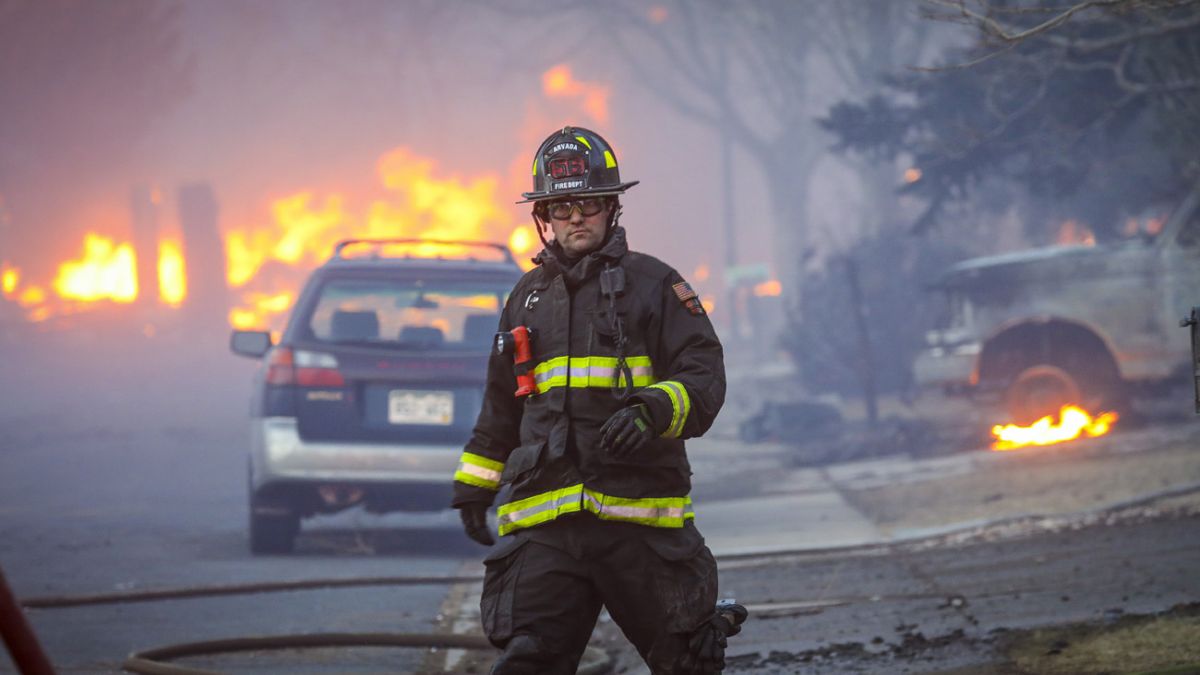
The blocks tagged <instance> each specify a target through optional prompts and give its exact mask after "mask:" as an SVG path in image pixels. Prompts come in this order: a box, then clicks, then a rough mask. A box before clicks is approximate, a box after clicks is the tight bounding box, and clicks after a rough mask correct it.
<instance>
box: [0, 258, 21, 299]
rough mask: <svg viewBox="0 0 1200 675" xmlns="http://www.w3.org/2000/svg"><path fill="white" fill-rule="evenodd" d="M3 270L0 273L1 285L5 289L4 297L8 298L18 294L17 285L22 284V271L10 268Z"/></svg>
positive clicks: (5, 267)
mask: <svg viewBox="0 0 1200 675" xmlns="http://www.w3.org/2000/svg"><path fill="white" fill-rule="evenodd" d="M3 269H4V271H3V272H2V273H0V285H2V287H3V289H4V297H6V298H7V297H11V296H12V295H14V294H15V293H16V292H17V284H19V283H21V270H19V269H17V268H15V267H8V266H4V268H3Z"/></svg>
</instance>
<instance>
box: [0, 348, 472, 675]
mask: <svg viewBox="0 0 1200 675" xmlns="http://www.w3.org/2000/svg"><path fill="white" fill-rule="evenodd" d="M51 339H53V340H57V341H58V342H57V343H56V344H55V345H52V346H53V347H55V348H56V349H49V348H39V349H33V348H28V349H21V350H17V349H12V348H11V346H8V347H6V349H5V358H4V359H2V360H0V381H3V382H4V383H5V384H4V388H3V394H2V396H3V406H0V410H2V412H0V566H2V567H3V570H4V573H5V575H6V577H7V578H8V581H9V584H10V585H11V586H12V587H13V591H14V592H15V593H16V595H17V596H18V597H19V598H30V597H46V596H62V595H68V596H72V595H79V594H90V593H104V592H114V591H129V590H139V589H156V588H175V587H191V586H208V585H214V584H239V583H255V582H276V581H289V580H303V579H321V578H356V577H359V578H360V577H381V576H403V575H417V576H431V575H454V574H458V573H461V572H462V567H463V564H464V561H478V559H479V558H480V555H481V553H480V551H481V549H480V547H478V546H476V545H475V544H473V543H471V542H470V541H469V540H467V539H466V538H465V537H464V536H463V535H462V533H461V531H460V529H459V527H458V521H457V518H456V517H455V514H454V513H453V512H446V513H443V514H440V515H438V514H434V515H422V516H416V517H406V516H401V515H389V516H383V517H379V516H370V515H367V514H362V513H356V514H346V515H342V516H339V517H335V518H326V519H319V520H316V521H308V522H306V525H305V527H306V529H305V532H304V533H303V534H302V535H301V537H300V538H299V540H298V543H297V547H298V550H297V553H296V554H295V555H292V556H267V557H254V556H251V555H250V553H249V552H248V550H247V546H246V539H245V537H246V535H245V523H246V518H247V515H246V493H245V485H246V483H245V481H246V474H245V471H246V469H245V465H246V464H245V463H246V454H245V448H244V445H243V442H244V438H245V436H246V433H247V429H248V420H247V417H246V403H247V401H248V397H249V381H250V372H251V370H252V368H253V365H252V364H250V363H249V362H238V361H236V360H235V358H234V357H232V356H230V355H228V353H227V352H223V351H222V350H220V349H217V348H213V349H209V350H207V351H204V352H191V353H187V354H186V356H184V357H181V355H180V354H179V353H178V352H176V351H174V350H164V351H162V352H155V351H150V352H149V353H147V354H146V355H145V358H143V359H133V358H130V357H129V355H128V351H127V350H126V349H118V348H116V347H114V348H110V349H107V350H105V349H97V348H96V346H95V345H86V344H84V345H73V344H63V342H62V340H65V339H66V338H63V337H61V336H58V337H52V338H51ZM218 346H219V345H218ZM56 354H57V355H58V356H57V361H60V362H61V363H56V362H55V361H56ZM446 592H447V588H446V587H445V586H436V585H434V586H411V587H399V586H395V587H375V588H362V589H338V590H313V591H301V592H288V593H273V594H260V595H248V596H232V597H219V598H207V599H186V600H172V601H158V602H147V603H135V604H120V605H99V606H87V607H75V608H62V609H34V610H30V611H29V612H28V616H29V618H30V620H31V623H32V625H33V627H34V629H35V630H36V631H37V633H38V635H39V637H40V639H41V641H42V643H43V646H44V647H45V649H46V651H47V652H48V654H49V656H50V658H51V660H52V662H53V663H54V664H55V666H56V667H57V668H58V669H59V670H60V672H64V673H97V672H115V671H117V670H118V668H119V664H120V663H121V661H122V660H123V659H124V658H125V657H126V656H127V655H128V654H129V653H130V652H131V651H134V650H142V649H147V648H151V647H156V646H162V645H167V644H175V643H180V642H191V641H198V640H209V639H220V638H227V637H237V636H252V635H276V634H287V633H315V632H419V633H428V632H433V631H434V630H435V627H436V625H437V622H438V614H439V612H440V611H441V604H442V602H443V599H444V598H445V595H446ZM367 651H368V652H369V651H370V650H367ZM366 656H367V657H366V658H364V660H363V663H362V664H360V665H361V668H364V669H367V672H370V671H371V669H374V672H381V671H384V670H388V671H390V672H413V671H416V670H418V669H419V668H420V666H421V663H422V660H423V659H424V658H425V654H424V652H423V651H422V650H419V649H389V650H384V651H380V650H375V651H374V652H373V653H369V654H367V655H366ZM287 659H290V660H287ZM355 660H356V658H355V657H347V652H343V653H342V654H333V653H325V654H324V655H321V654H315V653H305V654H304V655H303V656H302V657H298V656H297V655H294V654H293V655H288V656H286V657H278V658H277V657H271V656H258V657H256V658H254V659H251V660H249V661H248V662H247V663H243V664H241V665H239V666H238V667H239V669H240V668H243V667H249V668H250V669H251V670H255V669H257V670H258V671H259V672H303V669H302V668H301V667H299V666H298V664H301V663H303V664H307V666H306V667H308V668H316V669H317V670H321V668H322V667H324V665H328V664H329V663H334V664H336V668H337V669H338V670H340V671H342V672H355V671H354V668H356V667H359V666H355V665H354V661H355ZM11 671H12V665H11V663H10V662H9V660H8V658H7V657H6V656H5V657H0V672H11Z"/></svg>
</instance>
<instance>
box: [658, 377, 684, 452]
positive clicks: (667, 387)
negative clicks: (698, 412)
mask: <svg viewBox="0 0 1200 675" xmlns="http://www.w3.org/2000/svg"><path fill="white" fill-rule="evenodd" d="M648 388H649V389H661V390H663V391H664V392H666V394H667V397H668V398H670V399H671V423H670V424H669V425H667V430H666V431H664V432H662V435H663V436H664V437H666V438H679V437H680V436H681V435H683V425H684V423H686V422H687V418H688V413H690V412H692V399H691V397H690V396H688V391H687V387H685V386H683V383H681V382H676V381H674V380H663V381H662V382H659V383H658V384H654V385H651V386H650V387H648Z"/></svg>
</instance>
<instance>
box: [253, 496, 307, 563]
mask: <svg viewBox="0 0 1200 675" xmlns="http://www.w3.org/2000/svg"><path fill="white" fill-rule="evenodd" d="M263 511H269V512H267V513H263ZM299 532H300V516H299V515H298V514H296V513H295V512H294V511H292V510H290V509H289V508H288V507H286V506H280V505H274V504H272V505H270V506H268V505H265V504H263V503H262V502H261V501H260V500H257V499H255V498H254V497H253V496H251V497H250V552H251V553H253V554H255V555H260V554H270V553H291V552H292V548H293V546H294V545H295V543H296V535H297V534H298V533H299Z"/></svg>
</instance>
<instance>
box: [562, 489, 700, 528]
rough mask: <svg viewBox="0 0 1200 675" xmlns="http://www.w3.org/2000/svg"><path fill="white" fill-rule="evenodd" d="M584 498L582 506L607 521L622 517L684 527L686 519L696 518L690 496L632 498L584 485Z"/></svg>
mask: <svg viewBox="0 0 1200 675" xmlns="http://www.w3.org/2000/svg"><path fill="white" fill-rule="evenodd" d="M583 497H584V500H583V508H584V509H586V510H588V511H591V512H592V513H594V514H596V515H597V516H599V517H600V518H602V519H604V520H621V521H625V522H628V523H638V524H640V525H649V526H651V527H683V523H684V521H686V520H688V519H689V518H695V517H696V514H695V513H693V512H692V498H691V497H690V496H688V497H649V498H643V499H630V498H626V497H613V496H611V495H604V494H601V493H599V492H596V491H595V490H589V489H587V488H584V489H583Z"/></svg>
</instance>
